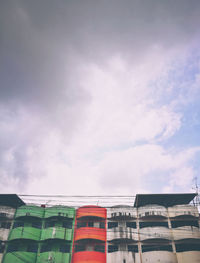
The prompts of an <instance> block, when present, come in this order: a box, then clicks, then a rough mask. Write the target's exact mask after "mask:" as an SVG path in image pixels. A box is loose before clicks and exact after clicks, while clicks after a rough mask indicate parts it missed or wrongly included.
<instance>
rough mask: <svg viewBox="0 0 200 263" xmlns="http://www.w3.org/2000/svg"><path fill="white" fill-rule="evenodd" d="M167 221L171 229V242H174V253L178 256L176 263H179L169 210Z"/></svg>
mask: <svg viewBox="0 0 200 263" xmlns="http://www.w3.org/2000/svg"><path fill="white" fill-rule="evenodd" d="M167 221H168V227H169V229H170V234H171V242H172V249H173V253H174V254H175V255H176V262H178V259H177V254H176V246H175V242H174V235H173V231H172V224H171V221H170V216H169V210H168V208H167Z"/></svg>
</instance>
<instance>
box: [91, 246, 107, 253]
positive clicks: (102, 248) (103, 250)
mask: <svg viewBox="0 0 200 263" xmlns="http://www.w3.org/2000/svg"><path fill="white" fill-rule="evenodd" d="M94 251H98V252H105V247H104V246H102V245H95V246H94Z"/></svg>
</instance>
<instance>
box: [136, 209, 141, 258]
mask: <svg viewBox="0 0 200 263" xmlns="http://www.w3.org/2000/svg"><path fill="white" fill-rule="evenodd" d="M136 224H137V233H138V252H139V255H140V263H142V245H141V241H140V224H139V215H138V208H137V219H136Z"/></svg>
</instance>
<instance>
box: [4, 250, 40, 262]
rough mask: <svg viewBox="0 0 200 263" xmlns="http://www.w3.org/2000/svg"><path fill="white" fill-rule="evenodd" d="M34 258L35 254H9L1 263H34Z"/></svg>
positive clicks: (22, 252) (21, 252) (19, 252)
mask: <svg viewBox="0 0 200 263" xmlns="http://www.w3.org/2000/svg"><path fill="white" fill-rule="evenodd" d="M36 256H37V254H36V253H31V252H24V251H18V252H10V253H7V254H6V255H5V257H4V260H3V263H25V262H27V263H35V261H36Z"/></svg>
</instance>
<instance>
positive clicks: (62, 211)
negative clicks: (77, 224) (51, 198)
mask: <svg viewBox="0 0 200 263" xmlns="http://www.w3.org/2000/svg"><path fill="white" fill-rule="evenodd" d="M52 216H63V217H67V218H74V217H75V209H74V208H73V207H64V206H52V207H49V208H46V209H45V214H44V217H45V218H48V217H52Z"/></svg>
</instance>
